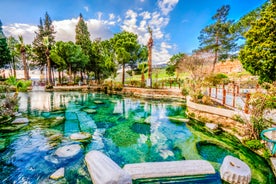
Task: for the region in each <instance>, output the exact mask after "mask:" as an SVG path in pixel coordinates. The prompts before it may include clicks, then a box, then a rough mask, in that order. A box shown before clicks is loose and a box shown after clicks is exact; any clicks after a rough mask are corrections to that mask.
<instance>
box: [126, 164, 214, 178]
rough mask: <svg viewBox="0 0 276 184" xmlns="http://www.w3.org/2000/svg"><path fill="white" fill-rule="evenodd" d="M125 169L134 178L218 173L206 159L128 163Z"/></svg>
mask: <svg viewBox="0 0 276 184" xmlns="http://www.w3.org/2000/svg"><path fill="white" fill-rule="evenodd" d="M123 169H124V170H125V171H126V172H128V173H129V174H130V175H131V177H132V179H142V178H159V177H173V176H174V177H175V176H192V175H200V174H215V173H216V172H215V169H214V168H213V166H212V165H211V164H210V163H209V162H207V161H205V160H182V161H171V162H146V163H137V164H126V165H125V166H124V168H123Z"/></svg>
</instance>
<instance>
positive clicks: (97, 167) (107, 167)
mask: <svg viewBox="0 0 276 184" xmlns="http://www.w3.org/2000/svg"><path fill="white" fill-rule="evenodd" d="M85 162H86V165H87V168H88V171H89V174H90V176H91V178H92V182H93V183H94V184H111V183H120V184H131V183H132V179H131V176H130V175H129V174H128V173H127V172H126V171H124V170H123V169H121V168H120V167H119V166H118V165H117V164H116V163H115V162H114V161H112V160H111V159H110V158H109V157H107V156H106V155H104V154H103V153H101V152H99V151H90V152H89V153H87V154H86V155H85Z"/></svg>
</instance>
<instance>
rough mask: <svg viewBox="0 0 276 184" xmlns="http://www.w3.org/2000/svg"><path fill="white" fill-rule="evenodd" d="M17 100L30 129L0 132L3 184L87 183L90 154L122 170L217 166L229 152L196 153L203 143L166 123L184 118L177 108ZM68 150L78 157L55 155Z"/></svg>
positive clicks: (62, 98) (50, 97)
mask: <svg viewBox="0 0 276 184" xmlns="http://www.w3.org/2000/svg"><path fill="white" fill-rule="evenodd" d="M20 97H21V99H20V106H19V111H20V112H22V115H23V116H25V117H28V118H29V120H30V123H29V124H28V125H26V126H24V125H18V126H11V125H5V126H3V125H1V126H0V132H1V134H0V143H1V145H2V146H1V149H0V153H1V162H0V173H1V175H0V181H1V182H2V183H91V180H90V177H89V174H88V172H87V168H86V166H85V163H84V161H83V160H84V155H85V153H87V152H89V151H90V150H98V151H101V152H104V153H105V154H106V155H107V156H109V157H110V158H111V159H112V160H114V161H115V162H116V163H117V164H118V165H119V166H121V167H123V166H124V165H125V164H128V163H140V162H156V161H171V160H185V159H207V160H208V159H209V160H210V161H211V162H217V163H218V164H221V162H222V160H223V158H224V156H225V155H226V154H228V152H229V151H228V152H227V150H226V152H225V153H224V152H223V150H221V149H220V148H218V150H217V151H218V154H213V155H215V156H213V157H216V159H213V157H212V158H210V157H208V152H209V151H210V150H211V151H212V152H216V148H215V147H212V149H209V148H208V147H202V148H201V149H200V151H197V145H196V143H197V142H199V141H203V140H202V139H201V138H199V137H198V136H195V135H194V134H193V133H191V131H190V130H189V128H188V127H187V126H186V124H185V123H182V122H179V121H177V122H175V121H171V120H170V119H171V117H174V118H177V117H178V118H179V117H181V118H182V119H183V118H187V116H186V114H185V108H184V106H183V104H181V103H176V102H166V101H156V100H155V101H150V100H143V99H136V98H130V97H122V96H117V95H112V96H110V95H106V94H99V93H81V92H55V93H50V92H31V93H21V94H20ZM80 131H82V132H88V133H90V134H91V135H92V137H93V138H92V140H88V141H82V142H78V141H73V140H71V139H70V138H69V137H70V135H71V134H73V133H77V132H80ZM72 144H79V145H80V146H81V150H80V152H79V153H78V154H77V155H75V156H73V157H70V158H60V157H58V156H57V155H56V154H55V152H56V150H57V149H58V148H60V147H63V146H65V145H72ZM61 167H64V168H65V177H64V178H63V179H60V180H59V181H58V182H54V181H53V180H51V179H49V176H50V175H51V174H52V173H53V172H55V171H56V170H57V169H59V168H61ZM195 180H196V179H191V178H188V179H187V182H186V183H221V181H220V179H219V174H217V175H216V176H215V178H214V176H213V177H211V178H208V177H205V178H204V177H203V178H200V179H199V180H200V181H201V182H199V180H197V181H195ZM181 181H184V179H183V180H181ZM181 181H180V180H178V181H175V183H181ZM143 182H144V183H147V182H146V181H143ZM154 182H155V183H156V181H154ZM141 183H142V182H141ZM163 183H173V182H169V181H167V180H166V181H165V180H164V181H163Z"/></svg>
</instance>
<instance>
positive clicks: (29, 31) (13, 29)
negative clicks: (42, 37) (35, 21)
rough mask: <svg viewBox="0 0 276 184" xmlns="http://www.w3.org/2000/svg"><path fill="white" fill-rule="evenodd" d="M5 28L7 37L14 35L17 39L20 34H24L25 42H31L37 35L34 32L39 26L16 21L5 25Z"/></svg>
mask: <svg viewBox="0 0 276 184" xmlns="http://www.w3.org/2000/svg"><path fill="white" fill-rule="evenodd" d="M3 30H4V34H5V35H6V37H9V36H13V37H14V38H15V39H18V36H19V35H22V36H23V39H24V42H25V43H26V44H31V43H32V41H33V39H34V37H35V34H34V32H35V31H37V30H38V28H37V26H34V25H29V24H20V23H14V24H10V25H7V26H3Z"/></svg>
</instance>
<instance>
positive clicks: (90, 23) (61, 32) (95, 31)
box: [3, 18, 114, 44]
mask: <svg viewBox="0 0 276 184" xmlns="http://www.w3.org/2000/svg"><path fill="white" fill-rule="evenodd" d="M77 23H78V18H72V19H68V20H62V21H53V25H54V29H55V31H56V34H55V40H56V41H73V42H75V28H76V25H77ZM86 23H87V27H88V31H89V32H90V38H91V40H94V39H95V38H102V39H103V40H104V39H109V38H111V37H112V36H113V33H112V32H111V30H110V29H109V26H110V25H113V24H114V22H112V21H101V20H95V19H89V20H87V21H86ZM3 30H4V33H5V35H6V36H7V37H8V36H13V37H15V38H16V39H17V38H18V35H22V36H23V38H24V42H25V43H26V44H31V43H32V42H33V40H34V37H35V31H37V30H38V28H37V26H34V25H30V24H18V23H15V24H10V25H6V26H3Z"/></svg>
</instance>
